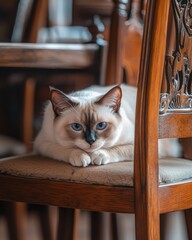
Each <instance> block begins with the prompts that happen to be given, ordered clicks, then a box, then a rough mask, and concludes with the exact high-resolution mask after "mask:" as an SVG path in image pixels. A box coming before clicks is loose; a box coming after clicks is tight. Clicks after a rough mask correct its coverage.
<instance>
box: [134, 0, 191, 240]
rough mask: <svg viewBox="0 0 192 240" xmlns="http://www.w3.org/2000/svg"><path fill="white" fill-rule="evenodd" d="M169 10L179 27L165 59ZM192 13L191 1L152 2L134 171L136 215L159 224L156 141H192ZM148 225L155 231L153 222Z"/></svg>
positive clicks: (147, 20)
mask: <svg viewBox="0 0 192 240" xmlns="http://www.w3.org/2000/svg"><path fill="white" fill-rule="evenodd" d="M170 7H171V8H172V10H173V15H174V22H175V28H176V31H175V36H174V38H175V44H174V47H175V49H173V52H172V55H171V56H167V55H166V50H167V49H168V48H167V32H168V31H170V29H168V20H169V11H170ZM190 10H191V3H190V1H189V0H188V1H178V0H172V1H171V0H167V1H161V0H148V5H147V15H146V18H145V26H144V36H143V46H142V55H141V64H140V73H139V83H138V96H137V112H136V130H135V163H134V169H135V170H134V171H135V187H136V204H137V206H138V208H137V209H136V211H140V212H142V214H143V216H144V215H146V213H147V214H148V215H151V216H154V218H156V219H155V221H157V222H158V221H159V220H158V219H157V216H158V214H157V212H158V211H159V209H158V206H159V202H158V201H159V200H158V185H159V181H158V138H186V137H192V131H191V130H192V105H191V97H192V95H191V80H192V73H191V67H192V58H191V50H192V39H191V36H192V31H191V15H190ZM164 74H165V75H164ZM163 76H166V78H165V79H166V81H167V89H166V91H165V93H161V85H162V79H163ZM140 202H142V203H143V204H140ZM145 203H146V204H145ZM140 214H141V213H140ZM142 214H141V215H142ZM141 215H140V216H141ZM155 216H156V217H155ZM148 224H149V226H151V227H149V229H151V231H153V230H154V229H153V226H152V224H153V223H150V222H148ZM141 234H142V233H141ZM156 234H157V233H156ZM154 235H155V233H154ZM141 238H142V237H141Z"/></svg>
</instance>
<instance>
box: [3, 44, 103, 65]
mask: <svg viewBox="0 0 192 240" xmlns="http://www.w3.org/2000/svg"><path fill="white" fill-rule="evenodd" d="M98 49H99V46H98V45H97V44H23V43H17V44H16V43H15V44H12V43H10V44H9V43H0V67H22V68H29V67H30V68H49V69H50V68H60V69H73V68H75V69H81V68H86V67H90V66H92V65H93V63H94V62H95V61H94V60H95V59H96V56H97V53H98Z"/></svg>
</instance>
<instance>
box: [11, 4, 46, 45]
mask: <svg viewBox="0 0 192 240" xmlns="http://www.w3.org/2000/svg"><path fill="white" fill-rule="evenodd" d="M47 15H48V0H41V1H38V0H20V1H19V4H18V8H17V15H16V20H15V24H14V28H13V33H12V37H11V41H12V42H31V43H36V42H37V35H38V31H39V29H40V28H41V27H45V26H46V25H47V18H48V16H47Z"/></svg>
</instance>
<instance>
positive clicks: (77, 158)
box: [69, 150, 91, 167]
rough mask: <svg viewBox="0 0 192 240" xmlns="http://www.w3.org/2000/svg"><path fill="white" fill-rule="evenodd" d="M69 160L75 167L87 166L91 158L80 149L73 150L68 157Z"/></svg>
mask: <svg viewBox="0 0 192 240" xmlns="http://www.w3.org/2000/svg"><path fill="white" fill-rule="evenodd" d="M69 162H70V163H71V165H73V166H76V167H87V166H88V165H89V164H90V163H91V158H90V156H89V155H88V154H87V153H85V152H83V151H81V150H73V152H72V153H71V155H70V157H69Z"/></svg>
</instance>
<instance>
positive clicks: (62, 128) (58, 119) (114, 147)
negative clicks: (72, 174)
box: [34, 85, 181, 167]
mask: <svg viewBox="0 0 192 240" xmlns="http://www.w3.org/2000/svg"><path fill="white" fill-rule="evenodd" d="M136 95H137V90H136V88H134V87H130V86H127V85H121V87H119V86H115V87H113V88H112V87H101V86H93V87H91V88H88V89H86V90H82V91H79V92H74V93H72V94H70V95H66V94H64V93H63V92H61V91H60V90H58V89H55V88H50V102H49V104H48V105H47V107H46V109H45V114H44V119H43V124H42V128H41V130H40V132H39V134H38V136H37V137H36V139H35V142H34V150H35V151H36V152H38V153H40V154H42V155H45V156H48V157H52V158H55V159H58V160H62V161H65V162H69V163H71V164H72V165H73V166H83V167H86V166H88V165H89V164H95V165H101V164H106V163H112V162H119V161H124V160H133V152H134V126H135V105H136ZM180 155H181V147H180V145H179V143H178V141H177V139H164V140H159V156H160V157H164V156H173V157H179V156H180Z"/></svg>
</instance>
